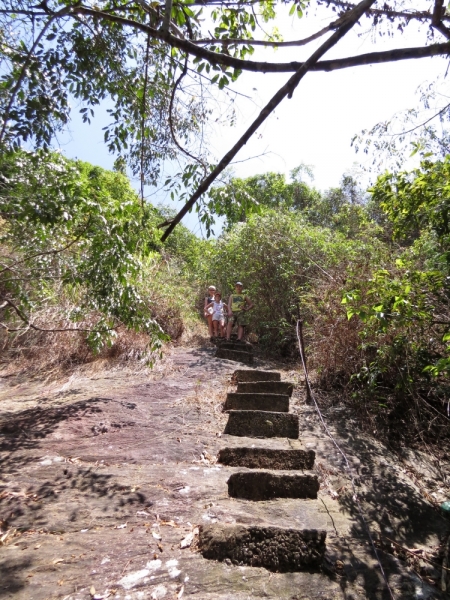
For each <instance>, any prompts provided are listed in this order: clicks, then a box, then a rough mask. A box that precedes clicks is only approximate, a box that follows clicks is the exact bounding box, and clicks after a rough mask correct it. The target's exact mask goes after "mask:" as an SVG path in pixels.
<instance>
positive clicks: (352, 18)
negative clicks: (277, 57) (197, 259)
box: [161, 0, 376, 241]
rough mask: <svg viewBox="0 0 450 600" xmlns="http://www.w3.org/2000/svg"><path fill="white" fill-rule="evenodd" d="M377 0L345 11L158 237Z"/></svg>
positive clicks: (197, 197) (164, 237) (169, 227)
mask: <svg viewBox="0 0 450 600" xmlns="http://www.w3.org/2000/svg"><path fill="white" fill-rule="evenodd" d="M375 1H376V0H363V1H362V2H360V4H358V6H357V7H356V8H355V9H353V10H352V11H350V12H349V13H348V15H347V18H346V19H345V21H344V22H343V23H342V24H341V25H340V27H339V28H338V29H337V30H336V31H335V32H334V33H333V35H331V36H330V37H329V38H328V40H326V41H325V42H324V43H323V44H322V45H321V46H320V47H319V48H318V49H317V50H316V51H315V52H313V54H312V55H311V56H310V57H309V59H308V60H307V61H306V62H305V63H303V65H302V66H301V67H300V68H299V69H298V71H297V72H296V73H294V75H292V77H291V78H290V79H289V80H288V82H287V83H286V84H285V85H284V86H283V87H282V88H280V89H279V90H278V92H277V93H276V94H275V95H274V96H273V97H272V99H271V100H270V101H269V102H268V104H266V106H265V107H264V108H263V109H262V111H261V112H260V114H259V116H258V117H257V118H256V119H255V120H254V121H253V123H252V124H251V125H250V127H249V128H248V129H247V131H246V132H245V133H244V135H243V136H242V137H241V138H240V139H239V140H238V141H237V142H236V144H235V145H234V146H233V148H232V149H231V150H230V151H229V152H228V153H227V154H225V156H224V157H223V158H222V160H221V161H220V162H219V164H218V165H217V166H216V168H215V169H214V170H213V171H212V172H211V174H210V175H209V176H208V177H207V178H206V179H204V180H203V182H202V183H201V184H200V186H199V187H198V188H197V190H196V191H195V193H194V194H193V195H192V196H191V198H190V199H189V200H188V202H186V204H185V205H184V207H183V208H182V209H181V210H180V211H179V213H178V214H177V215H176V217H174V219H172V222H171V223H170V225H169V226H168V227H167V229H166V231H165V232H164V234H163V235H162V237H161V240H162V241H165V240H166V239H167V237H168V236H169V235H170V233H171V232H172V231H173V229H174V228H175V227H176V225H177V224H178V223H179V222H180V221H181V219H182V218H183V217H184V216H185V215H186V213H187V212H188V211H189V210H190V209H191V208H192V207H193V206H194V204H195V203H196V202H197V200H198V199H199V198H200V196H201V195H202V194H203V193H205V192H206V191H207V189H208V188H209V186H210V185H211V184H212V183H213V182H214V180H215V179H216V178H217V177H218V176H219V175H220V173H222V171H223V170H224V169H225V168H226V167H227V166H228V165H229V164H230V162H231V161H232V160H233V158H234V157H235V156H236V154H237V153H238V152H239V150H240V149H241V148H242V147H243V146H245V144H246V143H247V142H248V140H249V139H250V138H251V137H252V135H253V134H254V133H255V131H256V130H257V129H258V128H259V126H260V125H261V124H262V123H264V121H265V120H266V119H267V117H268V116H269V115H270V114H271V113H272V112H273V111H274V110H275V108H276V107H277V106H278V105H279V104H280V102H281V101H282V100H284V98H286V96H287V97H289V98H291V97H292V94H293V92H294V90H295V88H296V87H297V86H298V84H299V83H300V81H301V80H302V79H303V77H304V76H305V75H306V73H307V72H308V71H309V70H310V69H311V67H312V66H313V65H315V64H316V63H317V61H318V60H319V59H320V58H321V57H322V56H323V55H324V54H325V53H326V52H327V51H328V50H329V49H330V48H332V47H333V46H335V45H336V44H337V42H338V41H339V40H340V39H341V38H342V37H344V36H345V35H346V33H347V32H348V31H350V29H351V28H352V27H353V26H354V25H355V23H356V22H357V21H358V20H359V19H360V17H361V16H362V15H363V14H364V12H365V11H366V10H367V9H368V8H370V6H372V4H374V2H375Z"/></svg>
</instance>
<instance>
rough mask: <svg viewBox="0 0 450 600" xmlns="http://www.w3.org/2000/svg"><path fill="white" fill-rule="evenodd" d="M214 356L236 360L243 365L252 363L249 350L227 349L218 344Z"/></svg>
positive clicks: (251, 355)
mask: <svg viewBox="0 0 450 600" xmlns="http://www.w3.org/2000/svg"><path fill="white" fill-rule="evenodd" d="M216 358H225V359H226V360H234V361H236V362H241V363H244V364H245V365H252V364H253V354H250V353H249V352H242V351H238V350H227V349H225V348H222V346H219V347H218V348H217V351H216Z"/></svg>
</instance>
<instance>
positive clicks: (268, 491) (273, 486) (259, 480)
mask: <svg viewBox="0 0 450 600" xmlns="http://www.w3.org/2000/svg"><path fill="white" fill-rule="evenodd" d="M319 487H320V486H319V481H318V479H317V475H313V474H311V473H294V474H293V473H280V472H273V471H266V470H261V471H241V472H238V473H233V474H232V475H231V476H230V478H229V479H228V494H229V495H230V496H231V497H232V498H245V499H246V500H255V501H258V500H272V499H273V498H311V499H313V500H315V499H316V498H317V492H318V491H319Z"/></svg>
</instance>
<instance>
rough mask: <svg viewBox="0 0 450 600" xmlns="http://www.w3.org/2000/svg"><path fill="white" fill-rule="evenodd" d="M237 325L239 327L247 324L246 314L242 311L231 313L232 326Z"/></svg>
mask: <svg viewBox="0 0 450 600" xmlns="http://www.w3.org/2000/svg"><path fill="white" fill-rule="evenodd" d="M234 325H238V326H239V327H246V326H247V316H246V314H245V312H244V311H242V310H241V311H239V312H237V313H233V326H234Z"/></svg>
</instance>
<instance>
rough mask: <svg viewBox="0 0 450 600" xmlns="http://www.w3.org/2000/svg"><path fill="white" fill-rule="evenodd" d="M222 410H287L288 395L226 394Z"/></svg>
mask: <svg viewBox="0 0 450 600" xmlns="http://www.w3.org/2000/svg"><path fill="white" fill-rule="evenodd" d="M224 410H264V411H271V412H289V396H287V395H282V394H240V393H237V392H230V393H228V394H227V399H226V401H225V405H224Z"/></svg>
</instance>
